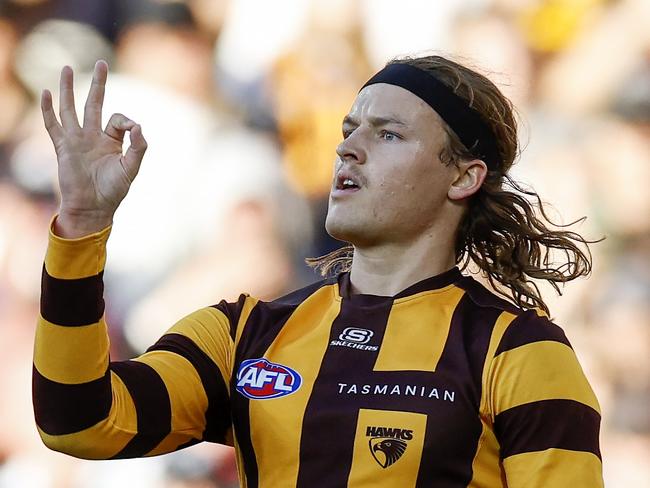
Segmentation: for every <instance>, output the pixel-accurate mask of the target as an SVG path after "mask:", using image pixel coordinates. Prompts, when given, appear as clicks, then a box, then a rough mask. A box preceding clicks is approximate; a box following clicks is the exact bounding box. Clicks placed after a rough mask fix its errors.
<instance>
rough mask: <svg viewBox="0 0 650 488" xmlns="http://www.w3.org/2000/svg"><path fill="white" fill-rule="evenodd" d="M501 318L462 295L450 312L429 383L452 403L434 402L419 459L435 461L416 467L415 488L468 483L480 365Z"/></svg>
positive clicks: (474, 445)
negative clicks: (444, 391)
mask: <svg viewBox="0 0 650 488" xmlns="http://www.w3.org/2000/svg"><path fill="white" fill-rule="evenodd" d="M501 313H502V310H501V309H498V308H494V307H482V306H477V304H476V303H475V301H474V297H472V295H470V294H468V293H466V294H465V295H463V297H462V298H461V300H460V302H459V303H458V305H457V306H456V309H455V310H454V313H453V316H452V319H451V326H450V328H449V336H448V337H447V343H446V345H445V349H444V350H443V352H442V356H441V357H440V361H439V362H438V366H437V367H436V372H435V373H434V374H433V375H432V376H431V378H432V382H433V383H434V384H437V385H440V388H445V389H449V390H450V391H454V392H455V395H456V398H455V401H454V403H449V402H439V403H437V404H436V405H435V412H434V415H430V416H429V418H428V421H427V428H426V439H425V448H424V451H423V453H422V459H433V460H435V461H434V462H422V463H421V464H420V472H419V473H418V481H417V484H416V486H417V487H427V486H440V487H441V488H442V487H452V486H467V485H468V484H469V482H470V481H471V479H472V462H473V460H474V456H475V454H476V449H477V447H478V441H479V438H480V435H481V431H482V426H481V421H480V419H479V405H480V402H481V395H482V384H481V382H482V375H483V366H484V364H485V356H486V355H487V350H488V347H489V344H490V337H491V335H492V330H493V329H494V325H495V323H496V321H497V319H498V318H499V316H500V315H501ZM431 408H432V407H431V406H430V407H429V409H431ZM441 480H444V481H441Z"/></svg>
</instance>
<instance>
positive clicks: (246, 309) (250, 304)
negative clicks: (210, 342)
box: [232, 297, 258, 361]
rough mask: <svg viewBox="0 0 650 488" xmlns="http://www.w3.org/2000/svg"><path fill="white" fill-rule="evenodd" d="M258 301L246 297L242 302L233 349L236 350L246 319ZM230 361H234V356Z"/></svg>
mask: <svg viewBox="0 0 650 488" xmlns="http://www.w3.org/2000/svg"><path fill="white" fill-rule="evenodd" d="M257 302H258V300H257V299H256V298H253V297H246V301H245V302H244V306H243V307H242V311H241V314H240V315H239V322H238V323H237V330H236V331H235V346H234V349H237V345H238V344H239V340H240V339H241V336H242V333H243V332H244V327H246V322H247V321H248V317H249V316H250V314H251V312H252V311H253V308H255V305H257ZM232 360H233V361H234V360H235V357H234V354H233V358H232Z"/></svg>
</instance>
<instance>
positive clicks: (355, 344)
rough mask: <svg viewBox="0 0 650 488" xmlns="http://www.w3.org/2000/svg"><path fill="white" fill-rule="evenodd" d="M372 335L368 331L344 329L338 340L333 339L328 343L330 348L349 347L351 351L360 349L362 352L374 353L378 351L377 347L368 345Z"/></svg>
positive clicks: (354, 328) (352, 328)
mask: <svg viewBox="0 0 650 488" xmlns="http://www.w3.org/2000/svg"><path fill="white" fill-rule="evenodd" d="M373 335H374V332H373V331H371V330H368V329H360V328H359V327H346V328H345V329H344V330H343V332H341V333H340V334H339V338H338V340H336V339H334V340H333V341H332V342H330V346H343V347H350V348H352V349H361V350H362V351H376V350H378V349H379V346H373V345H369V344H368V343H369V342H370V339H372V336H373Z"/></svg>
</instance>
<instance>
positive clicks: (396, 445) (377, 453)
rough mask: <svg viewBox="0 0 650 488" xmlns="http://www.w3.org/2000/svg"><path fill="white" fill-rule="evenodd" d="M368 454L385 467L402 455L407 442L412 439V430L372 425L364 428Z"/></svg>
mask: <svg viewBox="0 0 650 488" xmlns="http://www.w3.org/2000/svg"><path fill="white" fill-rule="evenodd" d="M366 436H367V437H371V439H370V440H369V441H368V446H369V447H370V454H372V457H373V458H375V461H377V464H379V466H381V467H382V468H387V467H388V466H390V465H391V464H394V463H395V461H397V460H398V459H399V458H401V457H402V454H404V451H406V446H407V442H406V441H410V440H411V439H413V431H412V430H407V429H394V428H390V427H372V426H369V427H368V428H367V429H366Z"/></svg>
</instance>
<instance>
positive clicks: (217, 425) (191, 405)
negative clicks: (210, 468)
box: [32, 228, 246, 459]
mask: <svg viewBox="0 0 650 488" xmlns="http://www.w3.org/2000/svg"><path fill="white" fill-rule="evenodd" d="M109 233H110V228H107V229H104V230H103V231H101V232H99V233H96V234H92V235H89V236H86V237H83V238H80V239H62V238H59V237H57V236H56V235H54V234H53V232H52V231H51V230H50V239H49V245H48V250H47V254H46V258H45V265H44V267H43V277H42V294H41V309H40V315H39V317H38V323H37V328H36V338H35V345H34V364H33V379H32V391H33V403H34V413H35V419H36V424H37V427H38V430H39V433H40V435H41V438H42V439H43V441H44V443H45V444H46V445H47V446H48V447H50V448H51V449H54V450H57V451H61V452H64V453H67V454H70V455H73V456H76V457H81V458H87V459H114V458H128V457H141V456H150V455H156V454H163V453H166V452H170V451H174V450H177V449H180V448H182V447H186V446H188V445H191V444H194V443H196V442H199V441H203V440H206V441H212V442H220V443H226V444H230V443H231V418H230V401H229V389H228V385H229V382H230V374H231V370H232V364H231V363H232V357H231V356H232V349H233V334H232V332H233V331H235V330H236V323H235V324H232V323H231V320H232V319H236V315H237V310H238V309H240V308H241V307H242V304H243V303H245V300H246V297H245V296H242V298H241V299H240V302H238V303H237V304H226V303H224V302H222V303H221V304H219V305H218V306H214V307H206V308H204V309H201V310H198V311H196V312H194V313H192V314H190V315H189V316H187V317H185V318H183V319H181V320H180V321H179V322H178V323H177V324H176V325H174V326H173V327H172V328H171V329H169V330H168V331H167V333H165V335H164V336H163V337H162V338H161V339H160V340H159V341H158V342H157V343H156V344H154V345H153V346H152V347H150V348H149V349H148V350H147V352H146V353H144V354H143V355H141V356H139V357H137V358H135V359H132V360H128V361H119V362H111V361H110V358H109V347H110V344H109V337H108V333H107V326H106V322H105V319H104V301H103V279H102V275H103V269H104V265H105V261H106V251H105V249H106V241H107V239H108V235H109Z"/></svg>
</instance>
